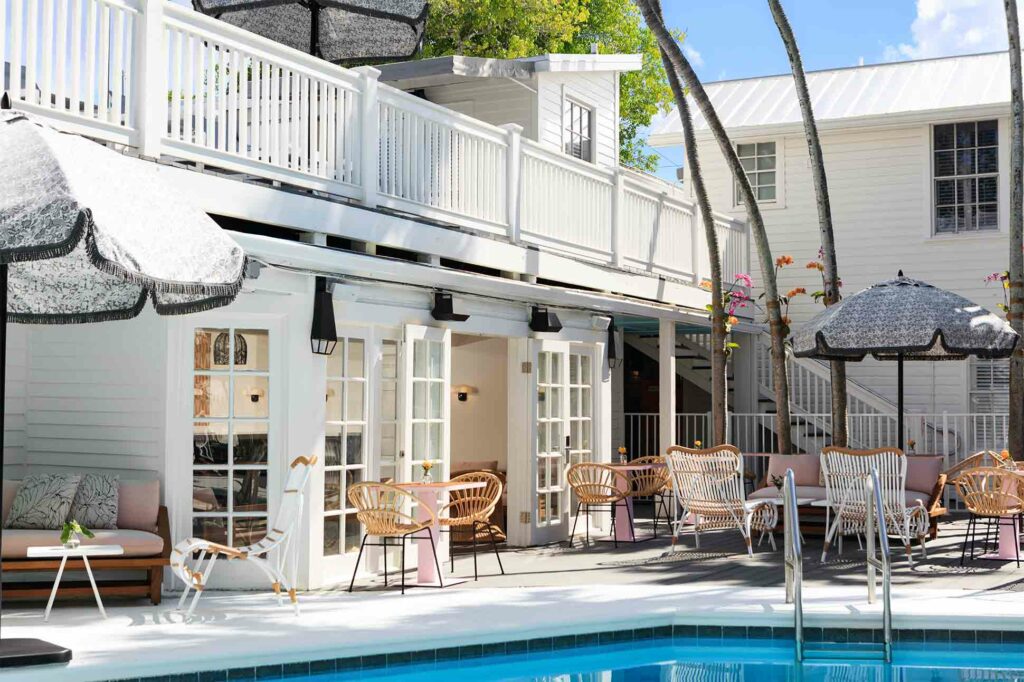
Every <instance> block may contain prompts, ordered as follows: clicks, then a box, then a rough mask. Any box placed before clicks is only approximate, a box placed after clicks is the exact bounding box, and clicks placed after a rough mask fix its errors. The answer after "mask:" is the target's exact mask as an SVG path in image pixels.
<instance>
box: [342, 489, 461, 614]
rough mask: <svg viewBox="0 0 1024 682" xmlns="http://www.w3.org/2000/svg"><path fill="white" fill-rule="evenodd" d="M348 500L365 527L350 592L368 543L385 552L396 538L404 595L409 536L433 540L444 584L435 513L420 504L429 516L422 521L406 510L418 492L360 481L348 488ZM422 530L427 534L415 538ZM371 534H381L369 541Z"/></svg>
mask: <svg viewBox="0 0 1024 682" xmlns="http://www.w3.org/2000/svg"><path fill="white" fill-rule="evenodd" d="M348 499H349V502H351V503H352V506H353V507H355V509H356V518H357V519H359V522H360V523H362V524H363V528H364V529H365V532H364V533H363V541H362V542H361V543H360V544H359V556H357V557H356V565H355V568H353V569H352V580H351V581H350V582H349V584H348V591H349V592H351V591H352V587H353V586H354V585H355V582H356V573H357V572H358V571H359V562H360V560H361V559H362V557H363V549H365V548H366V545H367V544H369V545H370V546H372V547H384V548H385V552H386V551H387V549H386V548H387V547H394V545H393V544H390V545H389V544H388V540H389V539H397V540H398V544H400V545H401V547H402V569H401V570H402V594H405V541H406V540H407V539H409V538H414V539H420V540H422V539H429V540H430V550H431V552H433V554H434V564H435V565H436V566H437V581H438V584H439V585H440V586H441V587H444V580H443V579H442V577H441V564H440V563H439V562H438V560H437V545H436V544H435V543H434V533H433V526H434V521H435V516H434V513H433V512H432V511H431V510H430V509H429V508H428V507H425V506H423V505H420V508H421V509H422V510H423V511H424V512H426V514H427V516H428V518H426V519H424V520H422V521H421V520H418V519H416V518H414V517H412V516H410V515H409V513H408V511H407V510H408V509H411V508H412V505H414V504H416V501H417V500H416V496H415V495H413V494H412V493H410V492H408V491H406V490H403V489H402V488H397V487H395V486H393V485H389V484H387V483H357V484H355V485H354V486H352V487H351V488H349V489H348ZM423 531H426V536H424V535H420V536H419V538H415V534H416V533H421V532H423ZM370 536H374V537H379V538H380V539H381V541H380V542H371V543H367V541H366V539H367V538H368V537H370ZM387 584H388V568H387V560H386V559H385V562H384V586H385V587H387Z"/></svg>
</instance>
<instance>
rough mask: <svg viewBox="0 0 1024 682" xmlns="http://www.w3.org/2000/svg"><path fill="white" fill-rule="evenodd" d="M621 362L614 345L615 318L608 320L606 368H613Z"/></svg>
mask: <svg viewBox="0 0 1024 682" xmlns="http://www.w3.org/2000/svg"><path fill="white" fill-rule="evenodd" d="M621 364H622V358H620V357H619V349H618V348H617V347H616V345H615V318H614V317H613V318H612V319H610V320H609V321H608V369H615V368H616V367H618V366H619V365H621Z"/></svg>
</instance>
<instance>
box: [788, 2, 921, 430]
mask: <svg viewBox="0 0 1024 682" xmlns="http://www.w3.org/2000/svg"><path fill="white" fill-rule="evenodd" d="M768 6H769V7H770V8H771V11H772V17H773V18H774V19H775V25H776V26H777V27H778V28H779V35H780V36H781V37H782V42H783V44H785V46H786V53H787V54H788V55H789V64H790V67H791V68H792V70H793V83H794V85H795V86H796V96H797V100H799V102H800V114H801V116H802V117H803V120H804V134H805V136H806V137H807V151H808V154H809V155H810V158H811V176H812V177H813V179H814V193H815V195H816V196H817V200H818V227H819V229H820V230H821V253H822V262H823V263H824V265H825V305H826V306H830V305H833V304H834V303H837V302H838V301H839V266H838V265H837V264H836V242H835V234H834V232H833V231H832V206H831V203H830V201H829V196H828V179H827V178H826V176H825V159H824V158H823V156H822V153H821V140H820V139H819V138H818V124H817V123H816V122H815V120H814V110H813V109H812V107H811V93H810V91H809V90H808V88H807V78H806V77H805V75H804V64H803V60H802V59H801V58H800V49H799V48H798V47H797V44H796V36H794V35H793V29H792V28H791V27H790V25H789V19H787V18H786V12H785V11H784V10H783V9H782V3H781V2H779V0H768ZM831 370H832V444H833V445H840V446H845V445H846V442H847V437H848V436H847V403H846V363H845V362H843V361H842V360H833V361H832V363H831ZM899 446H900V447H903V444H902V443H900V444H899Z"/></svg>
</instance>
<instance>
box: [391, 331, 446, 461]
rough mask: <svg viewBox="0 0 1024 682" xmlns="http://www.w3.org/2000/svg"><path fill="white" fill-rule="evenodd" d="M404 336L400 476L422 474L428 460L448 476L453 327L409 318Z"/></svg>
mask: <svg viewBox="0 0 1024 682" xmlns="http://www.w3.org/2000/svg"><path fill="white" fill-rule="evenodd" d="M404 340H405V343H404V345H403V349H402V371H401V403H402V410H401V413H402V424H401V426H402V432H403V438H402V445H401V448H400V450H399V464H398V469H399V472H398V473H399V480H401V481H418V480H420V479H421V478H422V477H423V464H424V463H425V462H430V463H431V465H432V468H431V471H430V475H431V476H432V477H433V479H434V480H435V481H441V480H445V479H446V478H447V476H448V472H449V470H450V466H449V465H450V459H451V457H450V454H451V447H450V446H451V419H450V412H451V399H450V392H451V357H452V336H451V331H449V330H447V329H437V328H434V327H424V326H420V325H412V324H410V325H406V327H405V335H404Z"/></svg>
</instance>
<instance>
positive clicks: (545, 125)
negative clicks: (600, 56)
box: [537, 71, 619, 167]
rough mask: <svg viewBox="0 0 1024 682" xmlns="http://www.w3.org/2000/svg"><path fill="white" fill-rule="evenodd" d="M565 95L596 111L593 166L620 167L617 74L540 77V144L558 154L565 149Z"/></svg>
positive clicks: (538, 102)
mask: <svg viewBox="0 0 1024 682" xmlns="http://www.w3.org/2000/svg"><path fill="white" fill-rule="evenodd" d="M563 92H564V96H565V97H571V98H572V99H575V100H577V101H579V102H580V103H582V104H585V105H587V106H589V107H591V108H592V109H593V111H594V117H593V126H594V129H593V131H592V135H593V141H594V149H595V152H596V155H595V157H594V162H595V163H596V164H598V165H599V166H606V167H614V166H617V165H618V163H619V150H618V148H617V143H616V139H617V135H616V127H617V126H618V118H617V114H618V112H616V111H615V105H616V102H617V98H616V94H617V93H616V92H615V74H614V73H613V72H610V71H603V72H597V73H540V74H537V97H538V100H537V104H538V111H537V130H538V132H537V141H538V142H540V143H541V144H545V145H550V146H551V147H553V148H554V149H558V150H559V151H561V149H562V97H563Z"/></svg>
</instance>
